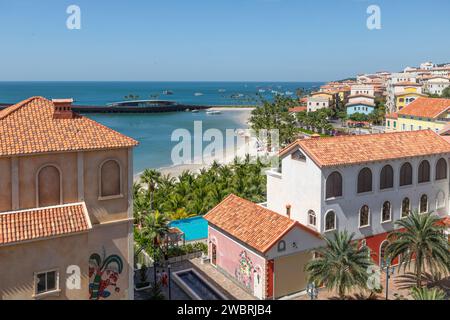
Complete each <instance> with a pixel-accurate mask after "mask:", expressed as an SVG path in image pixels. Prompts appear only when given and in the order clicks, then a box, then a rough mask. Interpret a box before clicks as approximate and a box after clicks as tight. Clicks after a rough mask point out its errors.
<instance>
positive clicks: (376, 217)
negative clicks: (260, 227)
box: [267, 154, 450, 238]
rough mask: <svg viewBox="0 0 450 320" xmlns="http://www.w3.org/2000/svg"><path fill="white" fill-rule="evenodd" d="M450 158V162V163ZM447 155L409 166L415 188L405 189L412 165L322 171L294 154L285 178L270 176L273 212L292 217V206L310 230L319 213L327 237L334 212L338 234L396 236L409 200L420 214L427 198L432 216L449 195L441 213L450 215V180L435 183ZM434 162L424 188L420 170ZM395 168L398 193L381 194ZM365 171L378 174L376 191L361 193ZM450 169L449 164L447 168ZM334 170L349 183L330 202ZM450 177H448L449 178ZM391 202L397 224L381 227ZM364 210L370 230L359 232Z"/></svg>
mask: <svg viewBox="0 0 450 320" xmlns="http://www.w3.org/2000/svg"><path fill="white" fill-rule="evenodd" d="M449 157H450V154H447V155H446V156H445V157H444V158H445V159H447V163H448V159H449ZM440 158H441V156H429V157H415V158H411V159H409V160H408V161H409V162H410V163H411V165H412V167H413V184H412V185H411V186H402V187H400V186H399V175H400V167H401V165H402V164H403V163H404V162H406V160H393V161H383V162H377V163H371V164H366V165H351V166H339V167H333V168H324V169H323V170H321V169H320V168H319V167H318V166H316V164H315V163H314V162H313V161H312V160H311V159H310V158H309V157H308V156H306V161H301V160H294V159H292V158H291V156H290V155H286V156H285V157H284V158H283V159H282V173H281V174H276V173H271V172H269V173H268V177H267V178H268V180H267V207H268V208H269V209H271V210H274V211H276V212H278V213H280V214H283V215H286V205H287V204H290V205H291V218H292V219H294V220H297V221H299V222H300V223H302V224H304V225H308V221H307V218H308V211H309V210H313V211H314V212H315V213H316V217H317V230H318V231H319V232H320V233H324V217H325V214H326V213H327V212H328V211H330V210H333V211H335V213H336V216H337V229H338V230H348V231H349V232H354V233H355V236H356V237H357V238H362V237H367V236H369V235H374V234H379V233H384V232H388V231H391V230H392V229H393V228H394V222H395V221H396V220H398V219H400V215H401V203H402V200H403V198H405V197H408V198H409V199H410V202H411V209H412V210H414V209H418V206H419V200H420V197H421V196H422V195H423V194H427V196H428V201H429V211H435V210H436V197H437V196H438V194H439V193H440V192H441V193H444V199H445V206H444V208H443V209H440V210H439V213H440V214H441V215H446V214H448V209H449V203H448V202H449V201H448V200H449V181H448V178H447V180H441V181H435V180H434V177H435V166H436V162H437V160H438V159H440ZM424 159H426V160H428V161H429V162H430V167H431V174H430V176H431V182H429V183H421V184H419V183H418V182H417V181H418V180H417V179H418V166H419V163H420V162H421V161H422V160H424ZM386 164H390V165H391V166H392V167H393V169H394V188H392V189H388V190H380V189H379V184H380V182H379V176H380V172H381V169H382V168H383V167H384V166H385V165H386ZM365 166H367V167H369V168H370V169H371V170H372V184H373V186H372V190H373V191H372V192H368V193H364V194H358V193H357V179H358V173H359V171H360V170H361V169H362V168H364V167H365ZM449 166H450V165H449V164H447V169H448V167H449ZM333 171H339V172H340V173H341V175H342V178H343V196H342V197H339V198H337V199H333V200H326V199H325V190H326V178H327V177H328V175H329V174H330V173H332V172H333ZM448 175H449V174H447V176H448ZM385 201H390V202H391V208H392V214H391V217H392V219H391V222H386V223H381V210H382V206H383V203H384V202H385ZM363 205H368V206H369V208H370V226H368V227H364V228H359V210H360V208H361V207H362V206H363Z"/></svg>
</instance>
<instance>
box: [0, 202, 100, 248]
mask: <svg viewBox="0 0 450 320" xmlns="http://www.w3.org/2000/svg"><path fill="white" fill-rule="evenodd" d="M91 228H92V226H91V222H90V220H89V216H88V213H87V212H86V210H85V206H84V204H83V203H77V204H71V205H61V206H55V207H47V208H39V209H30V210H22V211H14V212H4V213H0V245H5V244H12V243H16V242H21V241H29V240H37V239H43V238H49V237H54V236H61V235H68V234H72V233H78V232H83V231H87V230H89V229H91Z"/></svg>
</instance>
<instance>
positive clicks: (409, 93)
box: [395, 86, 426, 110]
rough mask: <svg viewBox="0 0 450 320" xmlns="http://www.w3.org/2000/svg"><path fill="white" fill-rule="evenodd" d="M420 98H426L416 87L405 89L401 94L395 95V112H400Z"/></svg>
mask: <svg viewBox="0 0 450 320" xmlns="http://www.w3.org/2000/svg"><path fill="white" fill-rule="evenodd" d="M420 97H426V95H424V94H422V93H420V92H419V90H418V88H417V87H415V86H414V87H405V88H404V90H403V92H399V93H396V94H395V105H396V106H397V110H402V109H403V108H404V107H406V106H407V105H409V104H410V103H411V102H413V101H415V100H416V99H418V98H420Z"/></svg>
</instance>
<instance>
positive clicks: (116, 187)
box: [100, 160, 122, 198]
mask: <svg viewBox="0 0 450 320" xmlns="http://www.w3.org/2000/svg"><path fill="white" fill-rule="evenodd" d="M121 195H122V188H121V167H120V165H119V163H118V162H117V161H116V160H107V161H105V162H103V163H102V165H101V166H100V197H101V198H103V197H115V196H116V197H117V196H121Z"/></svg>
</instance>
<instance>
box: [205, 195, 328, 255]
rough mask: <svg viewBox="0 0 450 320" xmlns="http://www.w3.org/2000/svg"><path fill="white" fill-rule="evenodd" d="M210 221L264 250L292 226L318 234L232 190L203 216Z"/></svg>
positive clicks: (254, 246) (252, 245) (241, 239)
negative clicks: (236, 194) (233, 192)
mask: <svg viewBox="0 0 450 320" xmlns="http://www.w3.org/2000/svg"><path fill="white" fill-rule="evenodd" d="M204 218H205V219H206V220H208V222H209V223H211V224H212V225H213V226H216V227H218V228H219V229H222V230H224V231H225V232H227V233H228V234H230V235H232V236H233V237H235V238H237V239H238V240H240V241H242V242H244V243H245V244H247V245H248V246H249V247H252V248H254V249H256V250H258V251H259V252H262V253H265V252H267V251H268V250H269V249H270V248H272V247H273V246H274V244H275V243H276V242H277V241H278V240H280V239H281V238H282V237H283V236H284V235H285V234H286V233H287V232H289V231H290V230H291V229H292V228H294V227H299V228H301V229H303V230H305V231H307V232H309V233H311V234H312V235H314V236H317V237H320V235H319V234H318V233H317V232H316V231H314V230H311V229H310V228H308V227H305V226H303V225H302V224H300V223H299V222H297V221H294V220H291V219H289V218H287V217H285V216H282V215H280V214H278V213H276V212H274V211H271V210H269V209H267V208H264V207H262V206H260V205H258V204H255V203H253V202H251V201H248V200H245V199H242V198H240V197H238V196H235V195H233V194H231V195H229V196H228V197H227V198H225V199H224V200H223V201H222V202H221V203H220V204H218V205H217V206H216V207H214V208H213V209H212V210H211V211H209V212H208V214H206V215H205V216H204Z"/></svg>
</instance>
